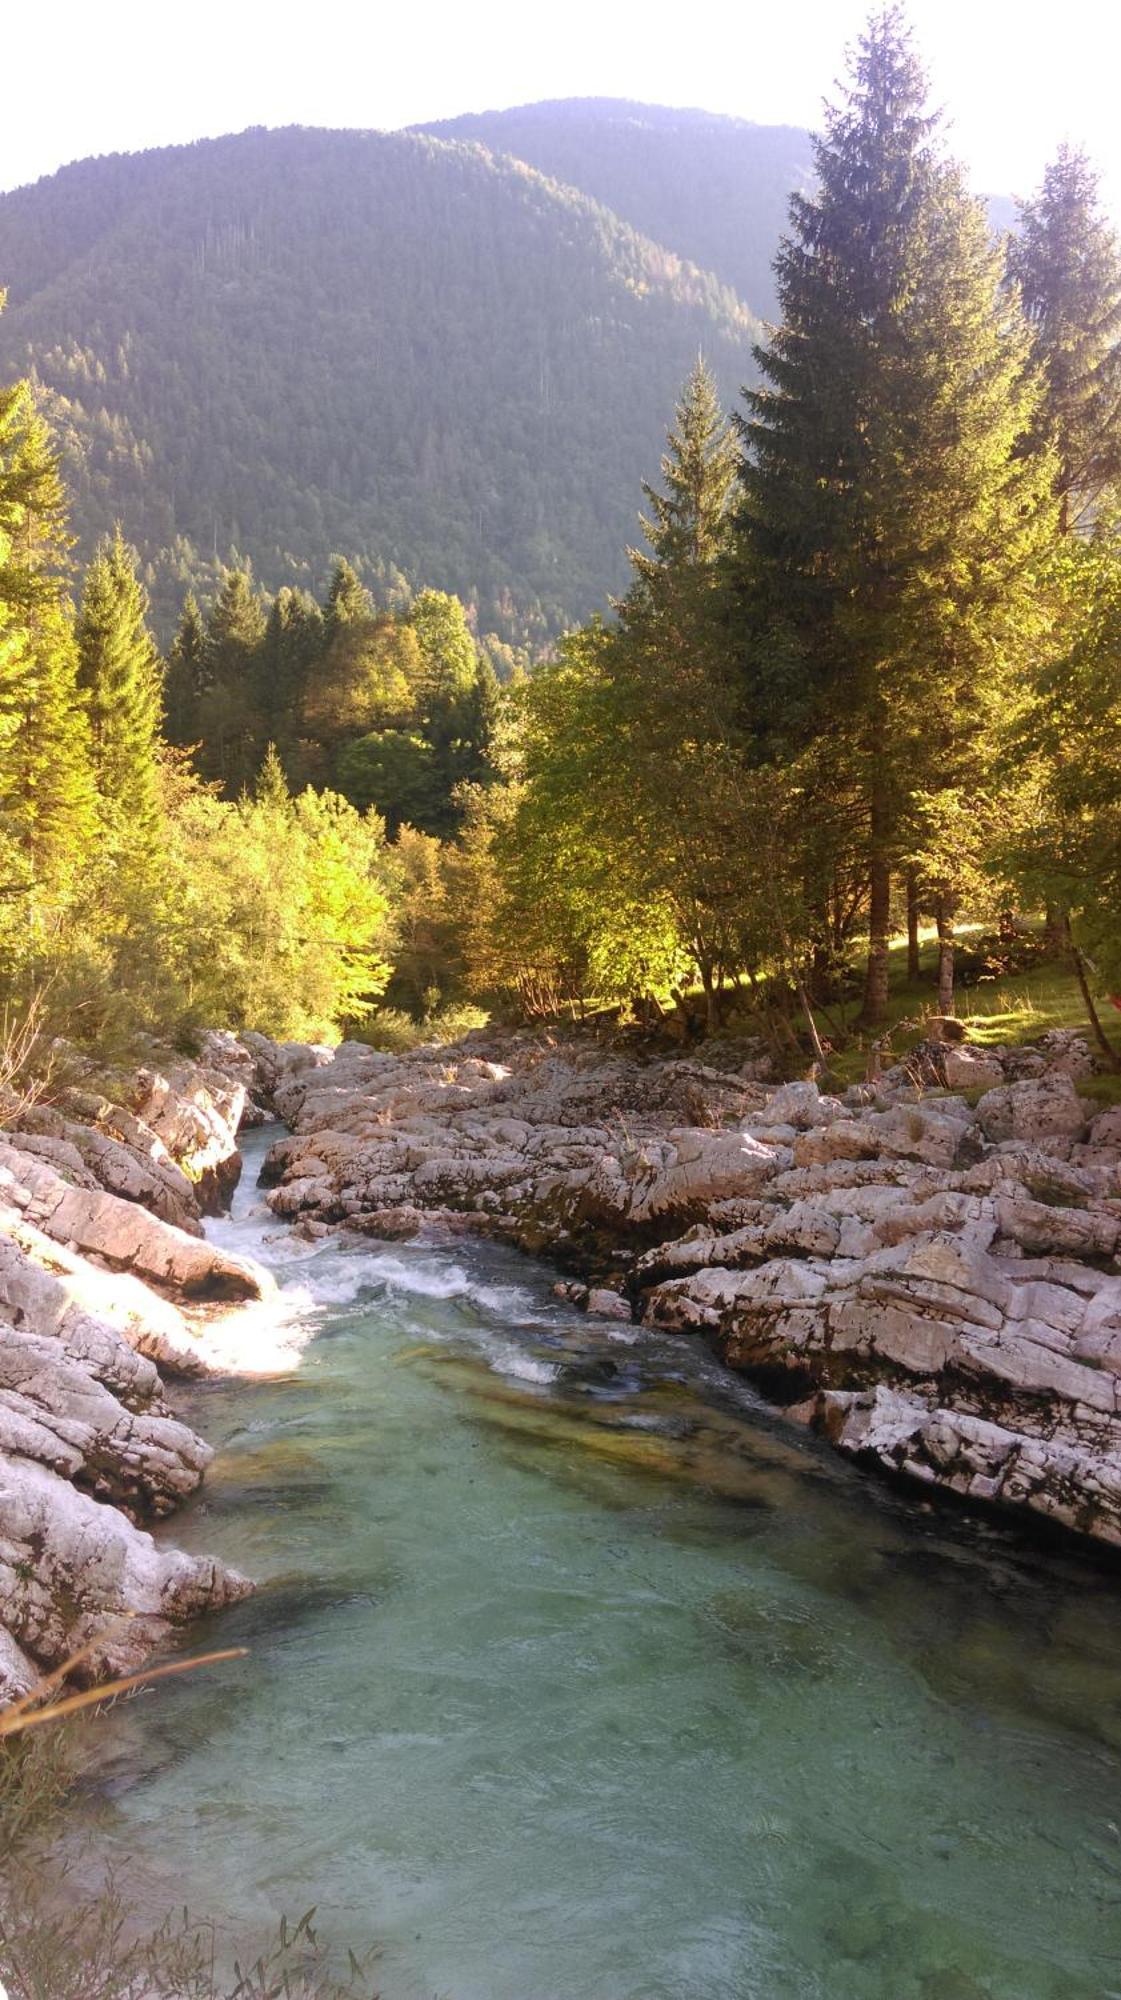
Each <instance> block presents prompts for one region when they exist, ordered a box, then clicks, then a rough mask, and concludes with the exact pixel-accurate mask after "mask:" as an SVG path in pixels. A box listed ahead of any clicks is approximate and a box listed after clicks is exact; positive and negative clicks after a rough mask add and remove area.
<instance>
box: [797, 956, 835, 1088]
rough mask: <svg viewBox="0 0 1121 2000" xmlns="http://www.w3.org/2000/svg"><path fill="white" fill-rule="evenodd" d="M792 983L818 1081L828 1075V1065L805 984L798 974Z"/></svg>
mask: <svg viewBox="0 0 1121 2000" xmlns="http://www.w3.org/2000/svg"><path fill="white" fill-rule="evenodd" d="M794 983H795V986H796V987H797V989H798V998H799V1000H800V1001H801V1003H802V1012H803V1014H804V1015H805V1017H806V1025H807V1027H808V1028H809V1031H810V1040H811V1042H812V1043H813V1049H814V1054H815V1056H816V1057H817V1062H818V1070H819V1080H820V1079H821V1078H824V1077H826V1076H827V1075H828V1074H829V1064H828V1061H827V1059H826V1055H825V1050H824V1049H823V1047H822V1045H821V1036H820V1035H819V1034H818V1031H817V1022H816V1021H815V1020H814V1011H813V1008H812V1007H811V1005H810V996H809V993H808V991H807V988H806V982H805V980H804V979H803V978H802V977H801V975H800V974H799V975H798V976H797V977H796V978H795V981H794Z"/></svg>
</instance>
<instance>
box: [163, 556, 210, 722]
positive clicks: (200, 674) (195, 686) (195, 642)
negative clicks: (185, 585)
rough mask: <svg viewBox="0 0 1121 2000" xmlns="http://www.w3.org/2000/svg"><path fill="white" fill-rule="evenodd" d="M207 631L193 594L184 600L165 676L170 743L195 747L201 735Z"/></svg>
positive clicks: (165, 703) (191, 591) (165, 700)
mask: <svg viewBox="0 0 1121 2000" xmlns="http://www.w3.org/2000/svg"><path fill="white" fill-rule="evenodd" d="M206 672H207V656H206V627H205V625H204V624H203V622H202V613H201V611H200V610H199V607H198V599H197V598H196V596H195V594H194V591H193V590H189V591H188V592H187V595H186V597H185V598H184V599H183V609H182V611H181V613H180V616H179V624H178V626H177V627H176V631H175V637H174V639H173V640H172V642H171V645H170V647H169V648H168V654H167V672H166V674H165V676H164V706H165V711H166V719H165V725H164V726H165V729H166V732H167V737H168V741H169V742H171V743H180V744H193V743H195V742H196V741H197V740H198V734H199V704H200V702H201V700H202V697H203V695H204V694H205V693H206Z"/></svg>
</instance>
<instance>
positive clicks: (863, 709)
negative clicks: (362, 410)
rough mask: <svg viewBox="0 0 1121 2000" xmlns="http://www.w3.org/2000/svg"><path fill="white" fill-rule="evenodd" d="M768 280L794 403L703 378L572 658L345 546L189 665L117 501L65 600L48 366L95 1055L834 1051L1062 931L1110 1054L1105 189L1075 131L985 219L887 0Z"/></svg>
mask: <svg viewBox="0 0 1121 2000" xmlns="http://www.w3.org/2000/svg"><path fill="white" fill-rule="evenodd" d="M775 282H776V288H777V299H778V308H777V310H778V312H779V318H778V321H777V323H776V324H775V325H774V326H773V327H772V328H771V329H770V331H769V333H768V335H767V337H766V338H765V339H764V340H761V341H760V343H759V344H757V346H756V348H755V361H756V365H757V369H758V385H757V386H756V387H753V388H749V389H748V390H746V391H745V392H744V395H743V397H742V399H741V400H740V402H739V404H738V407H736V408H735V409H734V410H732V411H729V410H727V409H726V407H725V404H724V401H723V399H722V394H721V389H720V385H719V382H718V380H717V379H716V377H715V376H714V374H713V372H712V370H711V369H710V367H709V365H708V364H707V362H706V361H705V360H704V359H700V360H698V361H697V362H696V364H695V365H694V367H693V369H692V371H691V373H690V374H689V376H688V379H687V380H686V382H685V383H684V385H683V387H682V389H681V391H680V395H679V400H678V403H677V407H676V411H675V412H673V413H672V416H671V420H670V423H669V430H668V436H667V441H666V447H665V452H664V456H663V458H662V462H661V467H660V471H659V473H658V475H657V477H652V478H651V480H650V481H649V483H647V484H646V486H645V489H644V490H645V514H644V516H643V517H642V538H641V543H640V545H639V546H637V547H635V548H632V549H631V550H630V552H629V566H630V581H629V584H628V586H627V588H626V589H625V591H624V592H623V594H622V595H621V596H620V597H618V598H616V599H611V600H609V601H608V602H606V603H605V604H604V606H603V608H602V611H601V612H600V613H598V614H596V615H595V616H593V617H592V618H591V619H590V620H589V621H588V622H587V623H585V624H584V625H582V626H580V627H578V628H575V629H571V630H569V631H568V632H567V634H566V635H565V636H564V637H563V638H562V639H561V640H560V641H559V642H558V643H557V644H556V645H554V646H553V647H551V648H549V649H548V650H547V652H546V654H545V657H543V658H537V659H536V660H534V659H533V658H532V657H531V656H530V655H529V654H528V653H526V652H518V651H517V650H516V649H514V648H513V647H511V646H510V645H508V644H506V643H504V642H502V641H501V640H499V639H497V638H495V636H494V635H493V634H488V635H484V636H483V637H482V638H481V639H480V638H479V636H478V635H477V629H476V628H477V623H478V620H477V615H476V611H475V607H474V606H473V605H469V606H466V607H465V605H464V604H463V603H462V602H461V601H460V600H459V599H458V598H456V597H455V596H453V595H451V594H449V593H448V592H446V591H443V590H438V589H434V588H424V589H420V590H418V591H417V592H416V593H415V594H414V593H413V592H412V591H411V590H410V589H409V588H408V587H407V586H406V585H405V584H404V583H403V581H402V580H401V579H399V578H398V579H397V580H396V581H395V582H394V583H393V585H392V586H391V587H385V588H383V589H382V590H381V591H380V593H379V592H378V590H377V588H376V587H374V588H370V587H368V586H367V585H366V584H364V583H363V582H362V581H361V580H360V578H359V575H358V573H357V568H356V565H355V564H354V563H353V562H352V561H350V560H347V559H345V558H343V557H337V558H336V559H335V561H334V563H333V566H332V567H331V569H330V571H329V572H328V573H327V574H326V575H325V576H324V578H323V580H322V585H321V588H322V590H323V596H322V600H319V599H317V598H316V597H315V596H314V595H313V594H312V593H311V591H309V590H308V589H307V588H306V587H305V586H304V585H303V584H302V583H301V582H299V581H298V580H293V581H292V582H291V583H287V584H284V585H282V586H281V587H280V588H279V590H277V591H276V592H275V594H270V593H268V592H266V591H263V590H261V589H260V588H259V587H258V586H257V584H256V583H255V581H254V577H253V573H252V570H251V569H250V567H249V566H248V565H247V564H242V565H239V566H234V567H229V568H227V569H226V570H225V571H224V572H223V574H222V576H221V580H220V582H219V584H218V586H217V588H216V589H215V590H214V593H213V595H212V598H211V600H210V601H209V603H208V604H206V606H205V607H204V608H200V605H199V603H198V602H197V601H196V598H195V596H194V595H193V594H190V593H188V595H187V596H186V598H185V601H184V602H183V603H182V606H181V611H180V615H179V618H178V623H177V626H176V629H175V632H174V636H173V638H172V639H171V641H170V643H169V645H168V647H167V649H166V653H165V654H163V655H161V652H160V649H159V647H158V645H157V642H156V639H155V638H154V637H153V633H152V628H151V624H150V612H149V604H148V597H147V592H146V589H145V586H144V583H143V581H142V578H141V575H140V573H139V564H138V558H137V554H136V551H135V550H134V549H133V548H132V547H130V545H129V543H128V541H127V539H126V537H125V534H124V533H123V532H122V529H121V527H118V528H117V530H116V532H115V533H114V534H113V535H112V536H111V537H109V538H108V539H105V540H103V541H102V543H101V544H100V545H99V546H98V548H97V550H96V553H95V554H94V556H93V558H92V560H91V561H90V562H89V563H88V565H87V566H86V568H85V570H84V574H83V575H82V576H81V577H80V578H79V579H78V580H77V581H78V588H77V590H76V597H72V584H73V581H74V579H73V577H72V571H71V566H70V560H69V550H70V546H71V544H70V537H69V534H68V530H67V525H66V520H67V496H66V494H65V492H64V489H63V483H62V478H61V475H60V469H59V458H58V447H57V441H56V440H55V439H53V438H52V436H51V434H50V432H49V430H48V427H47V423H46V420H45V418H44V415H43V412H42V409H41V407H40V401H41V399H40V398H39V397H37V394H36V390H35V385H34V384H33V383H31V382H29V381H26V380H25V381H21V382H18V383H16V384H15V385H14V386H12V387H10V388H9V389H8V390H7V391H6V392H5V394H4V398H3V402H2V404H0V535H2V538H3V539H2V543H0V547H2V551H3V559H2V564H0V615H2V619H3V626H2V651H0V838H2V841H3V850H4V860H3V901H2V905H0V923H2V924H3V929H4V961H5V967H6V971H5V983H6V989H7V992H6V998H7V1001H8V1004H9V1006H12V1007H18V1006H20V1005H23V1006H26V1005H27V1004H29V1000H30V997H31V996H32V995H35V996H40V1004H44V1005H46V1006H47V1007H48V1009H49V1011H50V1014H51V1017H52V1018H53V1019H56V1020H57V1021H58V1022H59V1023H60V1024H64V1025H65V1028H66V1032H68V1033H70V1034H72V1035H74V1036H75V1037H77V1038H78V1039H83V1038H86V1039H90V1040H91V1041H96V1040H97V1038H98V1037H105V1036H106V1035H109V1034H111V1033H116V1034H120V1033H123V1032H127V1031H128V1030H129V1029H130V1028H131V1029H136V1028H138V1027H140V1026H144V1027H149V1028H155V1029H158V1030H159V1031H160V1032H162V1033H167V1034H173V1035H180V1036H182V1035H189V1034H190V1032H191V1031H192V1028H193V1027H194V1026H197V1025H199V1024H201V1023H204V1022H205V1023H210V1024H216V1025H231V1026H235V1027H239V1026H253V1027H259V1028H262V1029H265V1030H267V1031H268V1032H271V1033H275V1034H279V1035H284V1034H318V1035H327V1034H333V1033H342V1032H347V1033H358V1034H362V1035H368V1036H369V1037H370V1038H371V1039H375V1040H376V1039H377V1038H378V1037H379V1035H380V1036H382V1037H383V1038H387V1039H389V1040H391V1039H392V1038H393V1037H394V1036H398V1037H404V1038H408V1037H409V1036H417V1035H420V1034H437V1035H438V1034H439V1033H441V1032H451V1031H452V1030H453V1029H454V1027H455V1026H456V1025H457V1024H459V1025H461V1024H462V1023H463V1022H464V1021H466V1020H470V1019H472V1018H477V1016H476V1015H473V1014H472V1013H471V1012H470V1011H469V1010H471V1009H473V1008H474V1009H486V1010H489V1011H491V1012H494V1013H496V1014H497V1015H498V1016H499V1017H500V1018H508V1019H533V1018H548V1017H557V1016H559V1015H571V1016H581V1017H583V1016H587V1015H588V1014H590V1013H595V1012H596V1011H597V1010H604V1009H608V1010H611V1011H612V1013H613V1016H614V1017H616V1018H618V1017H620V1016H621V1017H622V1018H624V1019H627V1018H629V1019H633V1020H634V1021H636V1022H641V1023H642V1024H644V1025H645V1026H647V1027H650V1026H651V1025H654V1024H655V1023H667V1024H668V1025H670V1026H672V1027H673V1028H674V1030H675V1032H679V1033H699V1032H701V1030H702V1029H707V1030H708V1031H709V1032H713V1031H716V1030H719V1029H720V1028H721V1027H723V1026H725V1025H727V1024H728V1023H729V1022H737V1021H738V1022H739V1024H740V1025H741V1026H742V1025H743V1024H745V1023H746V1024H748V1025H750V1027H751V1028H752V1030H753V1031H756V1032H762V1033H764V1034H765V1035H766V1036H767V1037H768V1039H769V1040H770V1041H771V1042H772V1043H773V1044H775V1045H776V1046H781V1047H782V1049H784V1050H785V1059H786V1060H787V1061H794V1062H797V1061H800V1060H805V1061H812V1060H816V1061H818V1062H819V1063H820V1064H822V1065H823V1066H824V1067H826V1068H828V1065H829V1062H830V1060H832V1059H835V1058H836V1056H837V1054H838V1053H839V1052H843V1051H845V1050H846V1049H848V1048H850V1047H852V1046H857V1047H859V1048H861V1049H864V1048H866V1047H867V1046H868V1045H869V1044H871V1043H874V1042H876V1041H877V1039H878V1038H881V1037H882V1036H883V1035H884V1034H885V1032H887V1031H888V1030H889V1029H890V1028H891V1026H892V1023H893V1021H894V1020H895V1019H896V1018H897V1017H898V1015H899V1013H900V1006H899V1005H898V1004H897V1003H896V999H895V997H894V995H893V986H892V972H891V968H892V967H893V965H896V964H898V966H899V968H900V976H901V977H902V978H903V979H904V980H905V981H909V982H910V983H911V985H912V986H913V985H914V982H916V981H920V982H921V981H922V980H928V981H929V984H930V989H931V990H930V993H929V1000H928V1005H929V1006H933V1007H936V1008H937V1010H938V1011H939V1012H941V1013H942V1014H950V1013H952V1012H953V1010H954V1006H955V985H956V979H957V976H958V975H957V968H958V967H959V965H960V967H961V969H962V971H964V972H965V974H966V976H967V977H968V978H969V979H970V980H971V981H972V980H975V979H976V978H977V977H978V976H979V975H980V976H983V977H990V978H991V977H993V976H995V975H996V974H998V973H999V972H1001V971H1009V970H1015V969H1017V968H1018V967H1020V966H1023V965H1033V964H1035V963H1036V962H1038V961H1039V960H1040V959H1041V958H1043V957H1046V956H1048V955H1049V956H1050V958H1051V959H1052V960H1053V961H1054V962H1055V963H1056V964H1058V965H1060V966H1062V967H1063V968H1064V969H1065V971H1066V972H1067V973H1069V975H1070V977H1071V979H1072V980H1073V981H1074V982H1075V983H1076V985H1077V988H1078V992H1079V996H1080V1000H1079V1004H1080V1005H1081V1006H1083V1007H1084V1008H1085V1010H1086V1012H1087V1014H1088V1017H1089V1020H1090V1023H1091V1025H1092V1027H1093V1030H1094V1033H1095V1034H1096V1036H1097V1039H1098V1042H1099V1045H1100V1047H1101V1048H1102V1049H1103V1051H1105V1052H1106V1053H1107V1054H1108V1055H1109V1056H1110V1057H1111V1059H1112V1044H1111V1043H1110V1041H1109V1037H1108V1034H1107V1033H1106V1031H1105V1028H1104V1027H1103V1025H1102V1018H1101V1016H1102V1011H1103V1008H1102V1002H1103V1000H1104V1001H1108V998H1109V996H1110V995H1111V994H1112V993H1113V992H1114V991H1115V990H1117V989H1118V988H1121V945H1119V943H1118V940H1117V936H1116V926H1115V922H1114V912H1115V910H1116V907H1117V900H1118V893H1119V886H1121V884H1119V875H1121V818H1119V805H1121V761H1119V755H1118V749H1117V743H1116V737H1117V729H1118V715H1119V713H1121V710H1119V705H1118V696H1117V664H1116V663H1117V658H1118V646H1119V644H1121V549H1119V546H1118V527H1119V515H1118V506H1117V500H1118V482H1119V480H1121V253H1119V251H1118V246H1117V243H1116V240H1115V237H1114V235H1113V233H1112V231H1111V229H1110V227H1109V225H1108V222H1107V220H1106V217H1105V215H1104V212H1103V209H1102V206H1101V203H1100V200H1099V197H1098V192H1097V183H1096V180H1095V176H1094V172H1093V170H1092V168H1091V166H1090V164H1089V163H1088V161H1087V160H1086V159H1085V158H1084V157H1083V155H1082V154H1080V153H1079V152H1078V151H1077V150H1074V149H1071V148H1064V149H1063V150H1062V151H1061V152H1060V153H1059V154H1058V156H1057V157H1056V158H1055V159H1054V160H1053V161H1052V162H1051V164H1050V165H1049V166H1048V167H1047V170H1046V172H1045V174H1044V175H1043V178H1042V181H1041V185H1040V187H1039V189H1038V191H1037V193H1036V194H1035V195H1034V196H1033V197H1032V198H1031V199H1030V200H1028V201H1026V202H1025V203H1023V204H1022V206H1021V210H1020V213H1019V216H1018V220H1017V225H1016V227H1015V229H1013V230H1012V231H1010V232H1008V233H1007V234H1005V235H1003V236H999V237H998V236H994V234H993V231H992V228H991V225H990V219H989V217H988V215H987V213H986V210H985V206H984V204H983V203H982V202H981V201H980V200H978V199H977V198H975V197H974V196H973V195H971V194H970V193H969V192H968V190H967V188H966V186H965V183H964V180H963V176H962V173H961V170H960V169H959V168H958V167H957V166H956V165H955V163H954V162H953V161H952V159H950V158H949V156H948V154H947V152H946V150H945V147H944V143H943V139H942V135H941V132H940V128H939V124H938V121H937V120H936V118H935V117H934V116H933V114H932V113H931V112H930V110H929V108H928V103H927V93H926V83H925V79H924V75H923V72H922V69H921V65H920V63H919V61H918V58H917V56H916V54H915V52H914V50H913V47H912V44H911V41H910V38H909V35H908V33H907V30H906V28H905V26H904V24H903V23H902V21H901V18H900V17H899V15H898V14H897V13H896V12H894V11H890V10H889V12H888V13H886V14H885V15H883V16H882V17H879V18H878V19H877V20H876V21H875V22H874V23H873V25H872V26H871V27H870V29H869V31H868V33H867V36H866V38H865V40H864V41H863V43H862V44H861V46H860V50H859V52H858V55H857V57H856V59H855V62H854V68H853V72H852V76H851V81H850V86H849V89H848V92H847V94H846V95H845V96H844V98H843V99H842V100H841V101H840V103H839V104H838V105H837V107H836V108H835V109H834V110H833V111H832V112H831V113H830V114H829V117H828V119H827V122H826V124H825V127H824V130H823V133H822V135H821V137H820V138H819V139H818V140H817V141H816V179H815V181H814V183H813V185H812V187H811V188H810V190H809V191H807V192H795V193H794V194H793V196H792V198H791V203H790V211H789V224H788V233H787V235H786V236H785V238H784V239H783V242H782V245H781V248H780V250H779V254H778V258H777V261H776V265H775ZM666 414H667V416H670V412H668V411H667V413H666ZM653 470H654V469H653V468H651V472H653ZM637 497H638V496H637V495H636V498H637ZM928 936H929V937H930V938H931V939H932V940H933V959H932V958H931V948H930V947H929V946H927V945H926V944H925V943H924V942H923V941H924V939H926V938H927V937H928ZM904 938H906V947H905V956H904V954H903V949H902V947H900V948H899V949H896V948H895V947H894V946H893V940H895V939H899V940H903V939H904ZM42 996H46V998H45V1000H43V999H42ZM464 1010H468V1011H466V1012H465V1011H464Z"/></svg>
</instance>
